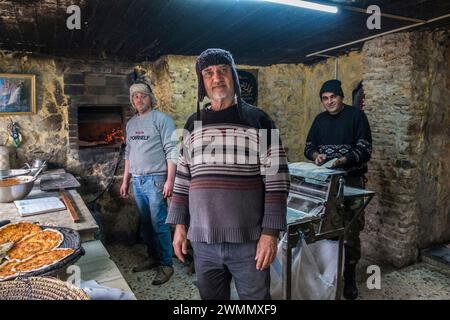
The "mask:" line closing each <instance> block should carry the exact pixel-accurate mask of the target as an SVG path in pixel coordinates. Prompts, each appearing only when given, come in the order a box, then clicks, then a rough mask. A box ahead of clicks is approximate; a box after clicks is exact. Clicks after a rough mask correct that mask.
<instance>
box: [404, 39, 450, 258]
mask: <svg viewBox="0 0 450 320" xmlns="http://www.w3.org/2000/svg"><path fill="white" fill-rule="evenodd" d="M414 42H415V43H414V46H415V48H416V50H415V51H414V53H415V54H414V56H413V57H414V65H415V68H414V69H415V70H414V73H413V83H414V85H415V87H414V90H413V91H414V92H413V96H414V99H415V100H416V101H418V103H419V105H420V106H421V109H420V116H419V119H418V121H420V127H419V128H420V130H418V132H417V133H418V138H417V139H420V141H421V142H422V148H421V149H420V151H421V155H420V156H419V163H418V185H417V188H416V201H417V213H418V223H419V225H418V247H419V248H421V249H422V248H425V247H428V246H430V245H432V244H436V243H443V242H445V241H448V240H450V181H449V179H448V178H449V177H450V100H449V99H448V97H449V96H450V31H449V32H433V33H430V32H423V33H418V34H416V35H415V38H414ZM424 79H426V80H427V81H424Z"/></svg>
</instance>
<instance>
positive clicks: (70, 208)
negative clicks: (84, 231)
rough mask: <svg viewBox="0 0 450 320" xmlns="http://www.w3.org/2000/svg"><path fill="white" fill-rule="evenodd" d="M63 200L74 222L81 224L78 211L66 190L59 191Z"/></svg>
mask: <svg viewBox="0 0 450 320" xmlns="http://www.w3.org/2000/svg"><path fill="white" fill-rule="evenodd" d="M59 192H60V194H61V197H62V200H63V202H64V204H65V205H66V207H67V210H68V211H69V213H70V216H71V218H72V221H73V222H80V217H79V216H78V213H77V210H76V209H75V207H74V206H73V204H72V201H71V200H70V198H69V195H68V194H67V192H66V191H65V190H64V189H60V190H59Z"/></svg>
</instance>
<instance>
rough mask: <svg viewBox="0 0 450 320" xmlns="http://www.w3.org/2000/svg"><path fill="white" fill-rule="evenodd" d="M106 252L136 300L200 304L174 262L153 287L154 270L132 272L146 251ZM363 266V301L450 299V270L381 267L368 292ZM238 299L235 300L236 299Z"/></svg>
mask: <svg viewBox="0 0 450 320" xmlns="http://www.w3.org/2000/svg"><path fill="white" fill-rule="evenodd" d="M107 249H108V251H109V253H110V255H111V259H113V261H114V262H115V263H116V264H117V266H118V267H119V269H120V271H121V272H122V274H123V276H124V278H125V279H126V281H127V282H128V284H129V286H130V288H131V289H132V291H133V292H134V294H135V296H136V298H137V299H142V300H148V299H150V300H198V299H200V296H199V294H198V291H197V289H196V287H195V285H194V284H193V282H194V281H195V274H194V275H189V274H188V273H187V267H186V266H184V265H182V264H181V263H180V262H179V261H178V260H177V259H174V268H175V273H174V275H173V276H172V278H171V279H170V281H168V282H167V283H165V284H163V285H160V286H153V285H152V284H151V282H152V280H153V277H154V275H155V273H156V272H155V271H154V270H149V271H145V272H140V273H133V272H131V268H132V267H133V266H134V265H135V264H137V263H138V262H139V261H142V260H143V259H145V256H146V254H145V247H144V246H143V245H135V246H133V247H127V246H124V245H119V244H115V245H109V246H107ZM369 264H370V263H369V262H362V263H361V264H360V266H359V268H358V282H359V288H360V295H359V297H358V299H362V300H411V299H425V300H428V299H430V300H431V299H433V300H436V299H439V300H441V299H445V300H449V299H450V271H449V267H445V266H442V267H436V266H431V265H429V264H427V263H417V264H414V265H411V266H409V267H406V268H403V269H399V270H395V269H393V268H391V267H384V266H380V271H381V282H380V285H381V288H380V289H372V290H369V289H368V288H367V284H366V281H367V278H368V277H369V276H370V275H369V274H367V273H366V266H367V265H369ZM234 298H236V296H234Z"/></svg>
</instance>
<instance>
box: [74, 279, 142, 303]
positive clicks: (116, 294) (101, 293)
mask: <svg viewBox="0 0 450 320" xmlns="http://www.w3.org/2000/svg"><path fill="white" fill-rule="evenodd" d="M80 286H81V289H83V290H84V292H86V294H87V295H88V296H89V297H90V298H91V299H92V300H135V297H134V295H133V294H131V293H129V292H125V291H122V290H120V289H117V288H109V287H105V286H102V285H99V284H98V283H97V282H96V281H95V280H89V281H81V283H80Z"/></svg>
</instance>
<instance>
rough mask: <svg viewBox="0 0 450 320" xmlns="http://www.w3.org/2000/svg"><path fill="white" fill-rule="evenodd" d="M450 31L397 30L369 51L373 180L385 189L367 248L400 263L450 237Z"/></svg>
mask: <svg viewBox="0 0 450 320" xmlns="http://www.w3.org/2000/svg"><path fill="white" fill-rule="evenodd" d="M445 39H446V35H445V34H444V33H429V32H420V33H419V32H417V33H400V34H392V35H389V36H385V37H382V38H378V39H374V40H371V41H368V42H366V43H365V45H364V48H363V52H362V54H363V66H364V88H365V93H366V114H367V116H368V118H369V122H370V124H371V127H372V134H373V146H374V148H373V155H372V160H371V161H370V165H369V185H368V188H369V189H372V190H375V191H376V192H377V195H376V197H375V199H374V200H373V201H372V203H371V205H370V207H369V210H367V213H366V229H365V232H364V234H363V236H362V238H363V251H364V255H365V256H367V257H370V258H373V259H375V260H377V261H385V262H388V263H392V264H394V265H396V266H404V265H408V264H410V263H412V262H414V261H416V260H417V258H418V250H419V248H421V247H424V246H426V245H428V244H430V243H432V242H436V241H443V240H444V239H446V240H448V239H449V229H450V224H449V211H448V210H449V209H448V208H449V202H448V196H449V192H448V190H449V182H448V176H449V171H448V163H449V156H448V127H449V122H448V119H449V118H448V113H449V109H448V105H449V104H448V101H446V98H445V97H446V93H448V88H446V85H448V82H447V81H448V65H447V63H448V61H446V60H445V59H446V57H445V50H444V48H445V43H446V41H445ZM447 43H448V42H447ZM447 50H448V49H447ZM445 66H447V67H445ZM444 128H445V129H444ZM445 136H446V137H447V138H444V137H445Z"/></svg>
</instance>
